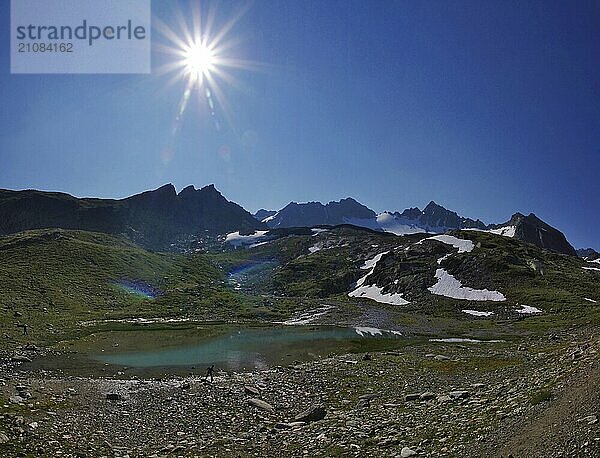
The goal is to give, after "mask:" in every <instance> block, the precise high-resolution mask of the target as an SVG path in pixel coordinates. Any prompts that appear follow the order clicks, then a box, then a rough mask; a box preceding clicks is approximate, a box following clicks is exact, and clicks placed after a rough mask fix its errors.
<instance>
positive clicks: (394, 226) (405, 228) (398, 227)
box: [376, 212, 425, 235]
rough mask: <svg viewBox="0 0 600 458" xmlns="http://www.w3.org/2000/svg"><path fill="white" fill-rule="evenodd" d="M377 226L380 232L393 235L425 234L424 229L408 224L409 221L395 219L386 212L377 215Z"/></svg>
mask: <svg viewBox="0 0 600 458" xmlns="http://www.w3.org/2000/svg"><path fill="white" fill-rule="evenodd" d="M376 220H377V225H378V226H379V227H380V228H381V230H383V231H385V232H390V233H392V234H395V235H407V234H417V233H421V232H425V229H423V228H422V227H418V226H416V225H414V224H410V221H408V220H403V219H400V218H396V217H395V216H394V215H392V214H391V213H388V212H383V213H380V214H379V215H377V219H376Z"/></svg>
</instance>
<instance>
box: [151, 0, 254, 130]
mask: <svg viewBox="0 0 600 458" xmlns="http://www.w3.org/2000/svg"><path fill="white" fill-rule="evenodd" d="M245 12H246V9H244V10H240V11H238V12H237V14H235V15H234V16H233V17H232V18H231V19H230V20H229V21H228V22H226V23H225V24H224V25H223V26H222V27H220V28H219V29H215V27H214V22H215V21H214V17H215V15H214V10H209V11H208V14H207V15H206V18H204V17H203V16H202V14H201V12H200V7H199V5H198V3H194V4H192V6H191V14H190V15H189V16H188V17H189V18H191V26H190V24H189V21H188V20H186V19H185V18H184V16H183V14H182V12H181V10H177V13H176V25H177V29H176V30H178V32H176V31H175V29H173V28H172V27H170V26H168V25H167V24H166V23H164V22H162V21H160V20H159V19H157V20H156V23H155V28H156V30H157V31H158V32H159V33H160V34H161V35H162V36H163V37H164V38H166V41H167V42H168V43H169V44H160V43H158V44H156V46H155V49H156V50H157V51H160V52H162V53H165V54H166V55H167V56H168V57H169V62H168V63H166V64H164V65H162V66H161V67H159V68H158V69H156V72H157V73H158V74H172V77H171V79H170V80H169V85H171V84H175V83H177V82H181V81H183V82H184V90H183V95H182V97H181V101H180V103H179V109H178V110H177V116H176V118H175V124H174V126H173V132H172V133H173V135H174V134H176V133H177V131H178V129H179V124H180V121H181V119H182V117H183V115H184V113H185V111H186V108H187V107H188V104H189V101H190V99H191V97H192V94H193V93H194V92H197V94H198V97H199V100H200V101H201V102H202V103H205V104H206V105H207V106H208V108H209V111H210V115H211V116H212V117H213V119H214V123H215V127H216V128H217V129H220V126H221V125H220V123H219V121H218V117H217V113H216V109H217V106H218V107H219V108H220V110H221V112H222V114H223V115H224V116H225V118H228V119H229V118H230V116H229V114H228V111H229V110H228V106H227V101H226V99H225V97H224V93H223V90H222V89H221V87H220V84H223V83H225V84H227V85H233V86H237V85H239V82H238V81H237V80H236V79H235V77H234V76H233V74H232V73H231V70H254V69H257V68H258V67H259V65H258V64H257V63H255V62H252V61H248V60H243V59H239V58H236V57H233V56H232V55H231V51H232V48H234V45H235V44H236V42H237V41H236V40H234V39H232V38H231V37H230V35H231V31H232V29H233V28H234V26H235V25H236V23H237V22H238V21H239V20H240V18H241V17H242V16H243V15H244V14H245Z"/></svg>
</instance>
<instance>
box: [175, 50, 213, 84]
mask: <svg viewBox="0 0 600 458" xmlns="http://www.w3.org/2000/svg"><path fill="white" fill-rule="evenodd" d="M218 61H219V59H218V57H217V55H216V54H215V52H214V50H213V49H211V47H210V46H208V45H207V44H206V43H203V42H202V41H199V42H193V43H192V44H190V45H189V46H187V47H186V48H185V49H184V50H183V65H184V71H185V73H186V75H187V77H188V78H189V79H190V81H192V82H194V83H199V84H202V81H203V80H204V79H205V78H210V75H211V72H213V71H214V70H215V69H216V68H217V66H218Z"/></svg>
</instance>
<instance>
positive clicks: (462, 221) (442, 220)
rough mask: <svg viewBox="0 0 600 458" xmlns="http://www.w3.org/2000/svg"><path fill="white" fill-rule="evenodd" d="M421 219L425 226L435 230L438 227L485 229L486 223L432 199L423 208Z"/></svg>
mask: <svg viewBox="0 0 600 458" xmlns="http://www.w3.org/2000/svg"><path fill="white" fill-rule="evenodd" d="M419 221H420V223H421V225H422V227H423V228H425V229H431V230H435V229H438V228H444V229H446V230H447V229H468V228H475V229H485V228H486V225H485V224H484V223H483V222H481V221H479V220H472V219H471V218H463V217H462V216H459V215H458V214H457V213H456V212H453V211H450V210H446V209H445V208H444V207H442V206H441V205H438V204H436V203H435V202H434V201H431V202H429V203H428V204H427V206H426V207H425V208H424V209H423V212H422V214H421V215H420V217H419Z"/></svg>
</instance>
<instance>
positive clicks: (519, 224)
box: [254, 198, 577, 256]
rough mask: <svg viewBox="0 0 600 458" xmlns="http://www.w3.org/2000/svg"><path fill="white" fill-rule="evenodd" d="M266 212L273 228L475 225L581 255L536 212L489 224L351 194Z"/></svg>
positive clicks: (432, 207)
mask: <svg viewBox="0 0 600 458" xmlns="http://www.w3.org/2000/svg"><path fill="white" fill-rule="evenodd" d="M264 215H268V216H266V217H264V218H263V219H262V220H261V222H263V223H265V224H267V225H268V226H269V227H270V228H272V229H275V228H285V227H312V226H318V225H339V224H351V225H354V226H361V227H366V228H369V229H373V230H378V231H384V232H391V233H394V234H396V235H406V234H415V233H419V232H430V233H444V232H447V231H449V230H454V229H471V230H479V231H488V232H490V233H493V234H498V235H503V236H506V237H514V238H516V239H518V240H522V241H525V242H528V243H532V244H534V245H536V246H538V247H540V248H545V249H549V250H552V251H557V252H559V253H563V254H568V255H571V256H576V255H577V253H576V251H575V249H574V248H573V246H571V244H570V243H569V242H568V241H567V239H566V237H565V236H564V234H563V233H562V232H560V231H559V230H557V229H555V228H554V227H552V226H550V225H549V224H547V223H545V222H544V221H542V220H541V219H539V218H538V217H537V216H536V215H535V214H533V213H531V214H529V215H527V216H525V215H523V214H521V213H515V214H514V215H513V216H512V217H511V218H510V219H509V220H508V221H506V222H505V223H502V224H489V225H486V224H485V223H483V222H482V221H480V220H479V219H476V220H473V219H471V218H466V217H463V216H460V215H458V214H457V213H456V212H454V211H451V210H447V209H446V208H444V207H442V206H441V205H438V204H437V203H435V202H433V201H431V202H429V204H427V206H426V207H425V208H424V209H423V210H421V209H419V208H417V207H412V208H407V209H406V210H404V211H402V212H401V213H400V212H393V213H392V212H383V213H379V214H377V213H375V212H374V211H373V210H371V209H369V208H368V207H366V206H364V205H362V204H360V203H359V202H357V201H356V200H354V199H351V198H347V199H342V200H340V201H338V202H329V203H328V204H322V203H320V202H308V203H301V204H299V203H296V202H291V203H289V204H288V205H286V206H285V207H284V208H282V209H281V210H279V211H277V212H275V211H269V210H264V209H261V210H259V211H258V212H256V213H255V215H254V216H255V218H257V219H259V218H261V217H262V216H264Z"/></svg>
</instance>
